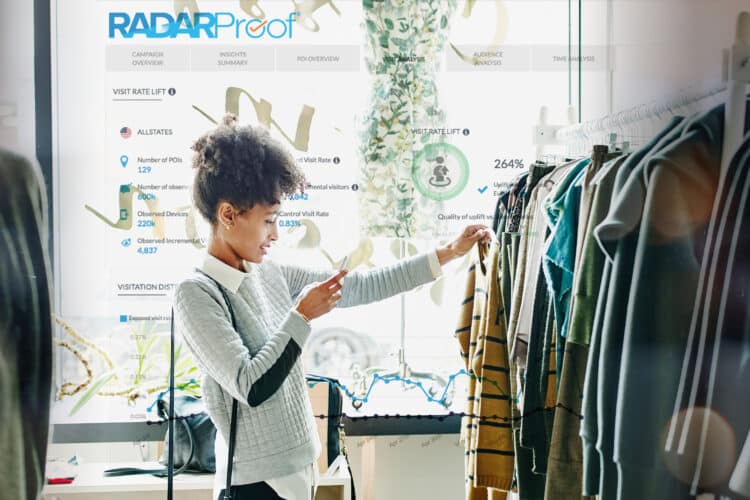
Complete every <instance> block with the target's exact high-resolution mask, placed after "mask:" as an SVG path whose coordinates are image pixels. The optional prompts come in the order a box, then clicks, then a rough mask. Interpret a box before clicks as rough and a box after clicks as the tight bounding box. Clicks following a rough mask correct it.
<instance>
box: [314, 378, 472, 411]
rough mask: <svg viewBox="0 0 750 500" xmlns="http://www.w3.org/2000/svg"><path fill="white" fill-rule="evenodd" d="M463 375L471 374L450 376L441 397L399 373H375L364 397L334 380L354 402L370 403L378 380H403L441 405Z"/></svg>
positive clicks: (315, 383)
mask: <svg viewBox="0 0 750 500" xmlns="http://www.w3.org/2000/svg"><path fill="white" fill-rule="evenodd" d="M461 375H466V376H469V374H468V373H467V372H466V370H459V371H457V372H456V373H454V374H453V375H451V376H450V377H448V382H446V384H445V387H444V388H443V393H442V395H441V396H440V397H439V398H435V397H433V396H432V395H431V394H430V393H429V392H427V390H426V389H425V388H424V384H423V383H422V382H417V381H414V380H411V379H409V378H403V377H400V376H398V375H389V376H386V377H384V376H382V375H379V374H377V373H376V374H374V375H373V377H372V381H371V382H370V386H369V387H368V389H367V391H366V392H365V395H364V396H362V397H359V396H357V395H356V394H355V393H354V391H352V390H350V389H349V388H348V387H347V386H345V385H344V384H342V383H340V382H334V385H336V386H338V387H339V389H341V391H342V392H343V393H344V394H346V396H347V397H348V398H349V399H351V400H352V403H358V402H359V403H363V404H364V403H368V402H369V401H370V394H371V393H372V391H373V389H374V388H375V386H376V385H377V384H378V382H380V381H382V382H383V383H384V384H386V385H388V384H390V383H391V382H403V383H404V384H405V385H410V386H413V387H416V388H418V389H419V390H420V391H422V393H423V394H424V396H425V398H427V401H428V402H430V403H438V404H440V405H443V406H445V400H446V398H447V396H448V391H449V390H450V387H451V385H453V381H454V380H455V379H456V378H457V377H460V376H461ZM323 383H326V382H322V381H313V382H308V385H309V386H310V387H314V386H316V385H318V384H323Z"/></svg>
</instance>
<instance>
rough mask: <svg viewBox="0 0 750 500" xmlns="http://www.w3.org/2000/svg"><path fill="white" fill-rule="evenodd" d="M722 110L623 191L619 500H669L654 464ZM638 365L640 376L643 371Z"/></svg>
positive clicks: (712, 186) (673, 484) (695, 125)
mask: <svg viewBox="0 0 750 500" xmlns="http://www.w3.org/2000/svg"><path fill="white" fill-rule="evenodd" d="M723 128H724V105H721V106H717V107H716V108H714V109H712V110H711V111H709V112H707V113H704V114H701V115H699V116H697V117H695V118H694V119H693V120H692V121H691V124H690V125H689V126H688V127H687V128H686V129H685V132H684V133H683V134H682V136H681V137H680V138H679V139H678V140H677V141H675V142H673V143H672V144H670V145H669V146H668V147H666V148H664V149H662V150H661V151H660V152H659V153H658V154H656V155H653V156H652V157H651V158H650V159H649V161H647V162H644V163H642V164H641V165H639V167H640V168H639V169H637V170H636V171H634V172H633V175H632V176H631V177H630V178H629V179H628V184H627V185H626V186H625V189H624V192H625V193H627V194H628V195H629V196H630V197H632V198H634V199H637V200H638V201H642V206H643V212H642V214H643V215H642V220H641V231H640V233H639V237H638V241H637V245H636V248H635V258H634V261H633V262H634V263H633V276H632V284H631V287H630V295H629V298H628V308H627V315H626V321H625V332H624V338H623V355H622V360H621V369H620V384H619V387H618V394H617V413H616V420H615V429H616V432H615V450H614V451H615V455H614V457H615V461H616V462H617V463H618V467H619V470H620V472H621V477H620V478H621V488H620V497H621V499H622V500H630V499H636V498H637V499H641V498H656V497H657V496H659V497H662V498H664V497H666V498H678V495H680V494H681V493H682V489H683V486H682V485H680V484H679V482H678V481H676V480H675V479H673V476H671V475H670V474H669V473H668V472H667V471H666V470H665V466H664V461H663V449H664V443H663V441H662V436H661V434H662V432H663V431H664V429H665V428H667V426H668V424H669V420H670V419H671V417H672V409H673V404H674V398H675V395H676V393H677V388H678V385H679V377H680V369H681V366H682V355H683V353H684V346H685V343H686V340H687V335H688V333H689V331H690V323H691V320H692V316H693V310H694V307H695V299H696V295H697V289H698V277H699V275H700V268H701V261H702V257H703V255H702V254H703V250H704V244H705V238H706V230H707V227H708V224H709V221H710V217H711V214H712V208H713V204H714V198H715V196H716V192H717V186H718V179H719V170H720V165H721V148H722V139H723ZM645 367H648V369H645Z"/></svg>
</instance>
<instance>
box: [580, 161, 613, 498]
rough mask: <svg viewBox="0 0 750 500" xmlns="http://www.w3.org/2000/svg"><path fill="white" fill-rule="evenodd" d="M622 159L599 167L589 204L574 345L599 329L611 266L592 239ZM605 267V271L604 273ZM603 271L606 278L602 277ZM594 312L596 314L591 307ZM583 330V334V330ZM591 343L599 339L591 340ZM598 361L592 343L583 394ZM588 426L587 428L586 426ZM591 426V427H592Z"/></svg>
mask: <svg viewBox="0 0 750 500" xmlns="http://www.w3.org/2000/svg"><path fill="white" fill-rule="evenodd" d="M625 159H626V158H625V157H621V158H617V159H615V160H612V161H610V162H609V163H608V164H606V165H605V166H604V167H602V169H601V171H600V172H599V173H600V174H603V175H601V176H600V178H598V179H596V181H597V182H596V192H595V194H594V197H593V201H592V203H591V213H590V215H589V222H588V227H587V228H586V233H585V236H584V243H583V246H582V256H581V261H580V266H579V268H580V269H579V271H578V275H577V276H578V281H577V282H576V291H575V297H574V303H573V311H572V313H571V326H570V334H569V335H570V340H571V342H575V341H576V340H577V339H579V338H581V337H586V335H587V334H588V335H589V337H588V338H590V332H591V330H594V329H595V322H596V321H598V322H599V323H598V324H599V327H601V326H600V324H601V321H602V319H603V311H601V310H600V309H599V308H600V307H603V305H601V304H599V300H598V299H599V296H600V294H599V286H600V285H601V284H602V283H608V281H606V280H607V279H608V275H609V274H608V273H609V272H610V271H611V264H609V263H607V265H606V266H605V261H606V259H605V257H604V253H603V252H602V251H601V249H600V248H599V245H598V244H597V241H596V238H595V237H594V235H593V233H594V228H595V227H596V226H597V225H599V223H600V222H601V221H602V220H604V218H605V217H606V215H607V212H608V210H609V205H610V201H611V198H612V191H613V189H614V183H615V178H616V175H617V171H618V169H619V167H620V166H621V165H622V163H623V162H624V161H625ZM605 268H606V271H605ZM605 272H606V273H607V278H605V277H604V275H605ZM595 307H596V308H597V309H596V314H595V312H594V308H595ZM584 330H585V331H584ZM593 340H598V338H597V339H593ZM586 343H588V341H587V342H586ZM598 359H599V343H598V342H594V341H592V342H591V346H590V351H589V361H588V363H587V368H586V370H587V371H586V376H585V377H584V380H585V382H584V394H585V393H587V391H589V393H590V391H591V390H592V389H593V390H594V391H595V390H596V385H595V384H596V375H597V372H596V369H595V368H594V367H598ZM595 401H596V399H595V398H591V397H590V399H589V402H594V403H595ZM586 402H587V400H586V399H584V406H583V421H582V423H581V436H582V438H583V443H582V444H583V494H584V495H596V494H598V493H599V456H598V454H596V450H595V449H594V443H595V442H596V413H595V405H592V406H593V408H592V407H586V406H585V403H586ZM587 423H588V424H589V427H588V428H587V427H586V426H585V424H587ZM592 423H593V425H591V424H592Z"/></svg>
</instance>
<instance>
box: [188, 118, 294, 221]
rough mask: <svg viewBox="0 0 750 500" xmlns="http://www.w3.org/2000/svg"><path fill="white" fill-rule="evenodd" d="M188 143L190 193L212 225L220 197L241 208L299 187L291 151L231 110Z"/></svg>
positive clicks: (267, 201)
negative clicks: (192, 172)
mask: <svg viewBox="0 0 750 500" xmlns="http://www.w3.org/2000/svg"><path fill="white" fill-rule="evenodd" d="M192 149H193V151H195V155H194V156H193V168H195V169H196V172H195V184H194V185H193V199H194V202H195V205H196V207H197V208H198V210H199V211H200V213H201V214H202V215H203V217H205V218H206V220H208V221H209V222H210V223H211V224H212V225H213V224H215V223H216V222H217V214H216V211H217V208H218V206H219V203H221V202H222V201H226V202H229V203H231V204H232V205H233V206H234V207H235V208H237V209H238V210H239V211H240V212H244V211H245V210H249V209H251V208H253V206H254V205H255V204H257V203H263V204H267V205H273V204H275V203H278V202H279V200H280V199H281V197H282V196H283V195H289V194H293V193H294V192H296V191H297V189H299V188H302V187H304V176H303V174H302V172H301V171H300V170H299V168H298V167H297V165H296V163H295V161H294V158H293V157H292V156H291V154H289V152H288V151H287V150H286V149H284V147H283V146H282V145H281V144H280V143H279V142H278V141H276V140H275V139H273V138H272V137H271V135H270V134H269V133H268V131H267V130H265V129H263V128H260V127H252V126H249V125H245V126H240V125H239V124H238V119H237V116H235V115H232V114H228V115H226V116H225V117H224V119H223V120H222V123H221V125H219V126H218V127H216V128H215V129H214V130H211V131H210V132H207V133H205V134H203V135H202V136H201V137H200V138H199V139H198V140H196V141H195V143H193V146H192Z"/></svg>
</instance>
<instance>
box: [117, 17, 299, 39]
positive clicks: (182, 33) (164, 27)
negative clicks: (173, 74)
mask: <svg viewBox="0 0 750 500" xmlns="http://www.w3.org/2000/svg"><path fill="white" fill-rule="evenodd" d="M299 15H300V13H299V12H290V13H289V17H287V18H286V19H282V18H274V19H258V18H252V17H251V18H238V17H236V16H235V15H234V14H232V13H231V12H196V13H195V14H193V15H192V16H191V15H190V14H188V13H187V12H182V13H180V14H177V16H174V15H172V14H169V13H167V12H151V13H148V14H147V13H144V12H136V13H134V14H129V13H126V12H110V14H109V38H117V37H122V38H135V37H144V38H178V37H184V38H203V37H205V38H219V36H221V35H225V36H233V37H234V38H255V39H258V38H273V39H279V38H292V27H293V26H294V23H295V22H296V20H297V17H299Z"/></svg>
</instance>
